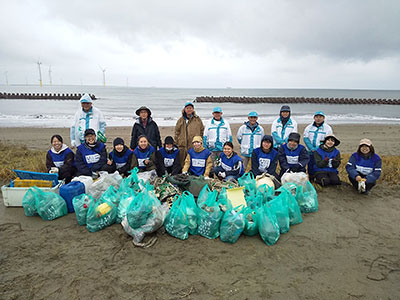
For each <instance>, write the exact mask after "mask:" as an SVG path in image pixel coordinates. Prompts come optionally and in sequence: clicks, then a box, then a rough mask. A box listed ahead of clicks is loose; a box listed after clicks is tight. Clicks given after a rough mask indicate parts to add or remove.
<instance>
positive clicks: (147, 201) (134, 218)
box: [126, 188, 161, 229]
mask: <svg viewBox="0 0 400 300" xmlns="http://www.w3.org/2000/svg"><path fill="white" fill-rule="evenodd" d="M159 204H161V203H160V201H159V200H158V199H157V197H156V196H155V194H154V192H153V191H152V190H148V189H146V188H145V189H143V191H141V192H140V193H139V194H137V195H136V197H135V199H133V200H132V202H131V203H130V204H129V206H128V209H127V211H126V217H127V219H128V224H129V226H130V227H132V228H133V229H137V228H139V227H140V226H142V225H144V224H146V220H147V218H148V217H149V215H150V213H151V211H152V210H153V206H154V205H159Z"/></svg>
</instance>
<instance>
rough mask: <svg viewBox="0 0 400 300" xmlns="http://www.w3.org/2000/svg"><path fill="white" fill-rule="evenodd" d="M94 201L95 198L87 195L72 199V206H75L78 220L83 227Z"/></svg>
mask: <svg viewBox="0 0 400 300" xmlns="http://www.w3.org/2000/svg"><path fill="white" fill-rule="evenodd" d="M92 201H93V197H92V196H90V195H87V194H81V195H79V196H76V197H74V199H72V205H73V206H74V210H75V215H76V220H77V221H78V224H79V225H81V226H82V225H86V216H87V212H88V210H89V207H90V204H91V203H92Z"/></svg>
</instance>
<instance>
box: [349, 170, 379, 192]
mask: <svg viewBox="0 0 400 300" xmlns="http://www.w3.org/2000/svg"><path fill="white" fill-rule="evenodd" d="M358 175H359V176H361V177H362V178H365V177H366V176H365V175H363V174H360V173H358ZM349 180H350V182H351V184H352V185H353V187H354V188H355V189H356V190H357V191H358V181H357V180H355V179H353V178H350V177H349ZM375 184H376V181H375V182H370V183H365V191H366V192H369V191H370V190H371V189H372V188H373V187H374V186H375Z"/></svg>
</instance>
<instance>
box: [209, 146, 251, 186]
mask: <svg viewBox="0 0 400 300" xmlns="http://www.w3.org/2000/svg"><path fill="white" fill-rule="evenodd" d="M243 173H244V168H243V161H242V159H241V158H240V156H239V155H237V154H236V152H234V151H233V144H232V142H225V144H224V146H223V152H222V153H221V155H220V159H219V161H218V165H217V166H216V167H215V168H214V174H216V175H217V177H218V178H219V179H222V180H224V181H228V180H233V179H234V180H237V179H238V178H239V177H240V176H242V175H243Z"/></svg>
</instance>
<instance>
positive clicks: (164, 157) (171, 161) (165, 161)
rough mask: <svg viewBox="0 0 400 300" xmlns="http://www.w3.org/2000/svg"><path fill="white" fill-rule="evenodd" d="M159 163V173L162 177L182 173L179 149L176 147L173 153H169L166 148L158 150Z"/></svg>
mask: <svg viewBox="0 0 400 300" xmlns="http://www.w3.org/2000/svg"><path fill="white" fill-rule="evenodd" d="M158 153H159V160H160V161H159V162H158V164H157V173H158V174H159V176H160V174H161V175H164V174H165V171H167V172H168V174H172V175H177V174H180V173H182V166H181V161H180V160H179V149H178V148H177V147H176V146H174V147H173V149H172V150H171V151H167V150H166V149H165V148H164V147H162V148H160V150H158Z"/></svg>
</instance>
